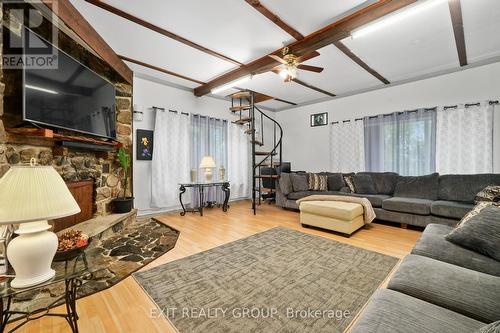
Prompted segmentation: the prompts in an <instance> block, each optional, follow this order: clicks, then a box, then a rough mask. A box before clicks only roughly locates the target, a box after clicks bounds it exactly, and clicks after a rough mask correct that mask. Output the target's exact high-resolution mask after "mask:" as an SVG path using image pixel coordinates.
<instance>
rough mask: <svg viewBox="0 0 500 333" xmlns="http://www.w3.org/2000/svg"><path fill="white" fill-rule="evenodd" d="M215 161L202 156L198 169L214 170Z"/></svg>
mask: <svg viewBox="0 0 500 333" xmlns="http://www.w3.org/2000/svg"><path fill="white" fill-rule="evenodd" d="M215 167H216V165H215V161H214V159H213V158H212V156H204V157H203V158H202V159H201V163H200V168H215Z"/></svg>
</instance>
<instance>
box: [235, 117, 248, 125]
mask: <svg viewBox="0 0 500 333" xmlns="http://www.w3.org/2000/svg"><path fill="white" fill-rule="evenodd" d="M251 121H252V118H249V117H244V118H241V119H238V120H236V121H233V124H237V125H243V124H246V123H249V122H251Z"/></svg>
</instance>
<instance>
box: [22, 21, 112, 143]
mask: <svg viewBox="0 0 500 333" xmlns="http://www.w3.org/2000/svg"><path fill="white" fill-rule="evenodd" d="M24 33H25V34H28V35H27V36H25V38H30V39H39V41H40V42H41V43H48V42H47V41H46V40H44V39H43V38H42V37H40V36H38V35H37V34H35V33H33V32H32V31H30V30H28V29H25V30H24ZM57 60H58V64H57V65H58V66H57V69H36V68H30V67H25V68H24V114H23V116H24V117H23V118H24V120H25V121H30V122H34V123H38V124H43V125H48V126H53V127H59V128H65V129H69V130H73V131H77V132H82V133H87V134H93V135H96V136H99V137H106V138H116V126H115V122H116V119H115V87H114V85H113V84H112V83H110V82H109V81H107V80H105V79H104V78H102V77H101V76H99V75H98V74H97V73H95V72H93V71H92V70H90V69H89V68H87V67H85V66H84V65H83V64H81V63H79V62H78V61H76V60H75V59H73V58H72V57H70V56H69V55H67V54H66V53H64V52H62V51H61V50H59V51H58V59H57Z"/></svg>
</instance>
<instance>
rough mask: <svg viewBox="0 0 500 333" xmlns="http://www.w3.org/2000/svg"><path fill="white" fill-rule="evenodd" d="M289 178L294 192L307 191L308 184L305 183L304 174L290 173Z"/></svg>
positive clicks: (305, 177)
mask: <svg viewBox="0 0 500 333" xmlns="http://www.w3.org/2000/svg"><path fill="white" fill-rule="evenodd" d="M290 180H291V181H292V189H293V191H294V192H300V191H307V190H308V189H309V185H308V184H307V175H306V174H296V173H292V174H290Z"/></svg>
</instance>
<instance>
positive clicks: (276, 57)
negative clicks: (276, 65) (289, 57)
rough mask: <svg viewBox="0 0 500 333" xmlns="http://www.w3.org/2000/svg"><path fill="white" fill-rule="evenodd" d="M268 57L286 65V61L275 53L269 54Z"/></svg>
mask: <svg viewBox="0 0 500 333" xmlns="http://www.w3.org/2000/svg"><path fill="white" fill-rule="evenodd" d="M268 57H270V58H273V59H274V60H276V61H278V62H280V63H282V64H285V65H286V61H285V60H284V59H283V58H280V57H278V56H277V55H274V54H269V55H268Z"/></svg>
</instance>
